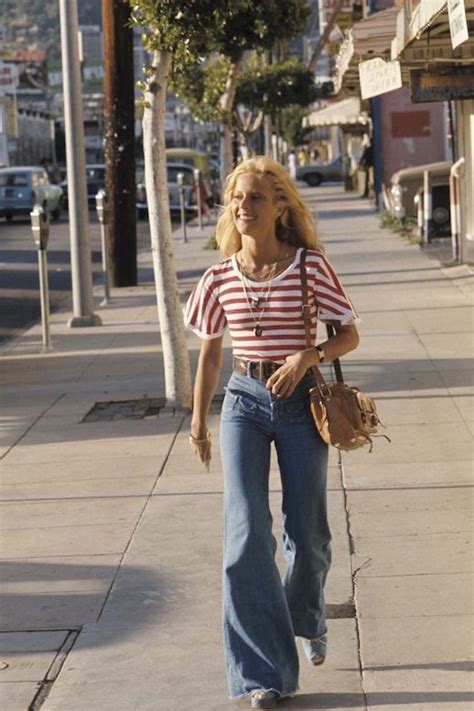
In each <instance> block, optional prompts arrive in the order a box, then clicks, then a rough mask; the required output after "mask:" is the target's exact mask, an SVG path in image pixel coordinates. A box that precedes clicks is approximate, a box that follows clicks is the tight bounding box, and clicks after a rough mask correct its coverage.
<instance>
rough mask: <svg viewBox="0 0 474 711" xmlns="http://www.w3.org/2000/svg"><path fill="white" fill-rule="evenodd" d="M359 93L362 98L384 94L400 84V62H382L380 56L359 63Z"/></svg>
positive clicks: (397, 87)
mask: <svg viewBox="0 0 474 711" xmlns="http://www.w3.org/2000/svg"><path fill="white" fill-rule="evenodd" d="M359 79H360V94H361V97H362V98H363V99H370V97H372V96H378V95H379V94H385V93H386V92H387V91H393V90H394V89H399V88H400V87H401V86H402V72H401V69H400V62H398V61H397V60H395V61H393V62H384V60H383V59H381V58H380V57H376V58H375V59H369V60H368V61H367V62H361V63H360V64H359Z"/></svg>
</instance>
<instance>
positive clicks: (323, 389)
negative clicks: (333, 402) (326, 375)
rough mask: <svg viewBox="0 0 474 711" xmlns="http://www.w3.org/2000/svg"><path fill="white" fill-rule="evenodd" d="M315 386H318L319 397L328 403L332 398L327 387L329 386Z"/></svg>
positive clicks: (318, 384)
mask: <svg viewBox="0 0 474 711" xmlns="http://www.w3.org/2000/svg"><path fill="white" fill-rule="evenodd" d="M317 386H318V390H319V394H320V395H321V397H322V398H323V400H325V401H326V402H329V400H330V399H331V397H332V395H331V388H330V387H329V385H328V384H327V383H324V384H323V385H321V384H320V383H317Z"/></svg>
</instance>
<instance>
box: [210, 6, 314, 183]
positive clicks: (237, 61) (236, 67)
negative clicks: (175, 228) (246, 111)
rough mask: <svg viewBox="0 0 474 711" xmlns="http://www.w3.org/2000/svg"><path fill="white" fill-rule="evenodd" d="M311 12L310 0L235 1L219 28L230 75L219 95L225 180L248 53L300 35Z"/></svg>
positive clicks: (218, 45)
mask: <svg viewBox="0 0 474 711" xmlns="http://www.w3.org/2000/svg"><path fill="white" fill-rule="evenodd" d="M310 14H311V11H310V8H309V6H308V3H307V0H286V1H285V2H281V0H246V2H243V3H241V4H240V5H238V4H237V3H235V5H234V11H233V12H231V13H229V14H228V15H227V17H226V20H225V21H223V22H222V24H221V25H219V26H218V27H217V28H216V30H215V32H214V48H215V51H216V52H217V53H218V54H220V55H221V56H222V57H223V58H225V60H227V74H226V76H225V82H224V84H223V87H222V85H221V89H222V93H221V94H220V97H219V114H220V123H221V177H222V181H223V182H224V180H225V178H226V177H227V175H228V174H229V173H230V172H231V170H232V127H233V119H234V117H233V113H234V103H235V94H236V91H237V81H238V78H239V75H240V72H241V69H242V63H243V59H244V56H245V53H246V52H247V51H249V50H257V51H259V52H263V51H265V50H270V49H271V48H272V47H273V46H274V45H275V43H277V42H279V41H281V40H286V39H292V38H293V37H296V35H297V34H298V33H299V32H301V31H302V30H303V29H304V26H305V24H306V22H307V20H308V18H309V16H310ZM221 66H222V65H221Z"/></svg>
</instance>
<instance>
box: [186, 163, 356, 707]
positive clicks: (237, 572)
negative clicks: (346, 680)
mask: <svg viewBox="0 0 474 711" xmlns="http://www.w3.org/2000/svg"><path fill="white" fill-rule="evenodd" d="M217 241H218V243H219V246H220V250H221V254H222V256H223V257H224V259H223V261H220V262H218V263H217V264H215V265H214V266H212V267H211V268H210V269H208V270H207V271H206V272H205V274H204V275H203V277H202V278H201V280H200V282H199V284H198V285H197V287H196V289H195V290H194V292H193V293H192V295H191V296H190V298H189V301H188V303H187V305H186V310H185V323H186V325H187V326H188V328H190V329H192V330H193V331H194V332H195V333H197V334H198V335H199V336H200V338H201V339H202V344H201V353H200V358H199V364H198V368H197V373H196V380H195V386H194V408H193V416H192V423H191V434H190V441H191V445H192V447H193V449H194V451H195V452H196V454H197V455H198V456H199V458H200V460H201V461H202V462H204V463H208V462H209V461H210V458H211V437H210V434H209V430H208V426H207V418H208V412H209V407H210V404H211V401H212V398H213V395H214V393H215V390H216V387H217V382H218V379H219V372H220V368H221V365H222V340H223V333H224V330H225V328H226V326H227V327H228V328H229V332H230V336H231V340H232V349H233V364H234V370H233V373H232V376H231V378H230V380H229V383H228V385H227V389H226V394H225V398H224V402H223V406H222V416H221V432H220V439H221V458H222V466H223V472H224V491H225V493H224V561H223V564H224V570H223V602H224V620H223V625H224V648H225V659H226V669H227V678H228V684H229V693H230V696H231V698H243V697H249V698H250V702H251V707H252V708H266V709H268V708H274V707H275V706H276V705H277V702H278V699H280V698H283V697H284V696H292V695H294V694H295V693H296V691H297V689H298V672H299V668H298V653H297V647H296V643H295V637H302V638H303V648H304V651H305V653H306V656H307V658H308V660H309V661H310V662H311V663H312V664H314V665H318V664H321V663H322V662H323V661H324V659H325V655H326V643H327V636H326V633H327V628H326V619H325V606H324V584H325V580H326V575H327V572H328V570H329V567H330V563H331V552H330V540H331V535H330V531H329V526H328V521H327V509H326V470H327V445H326V444H325V443H324V442H323V441H322V440H321V438H320V437H319V435H318V433H317V432H316V429H315V427H314V423H313V420H312V417H311V414H310V409H309V398H308V389H309V388H310V387H311V386H312V384H313V379H312V376H311V375H310V374H309V371H308V369H309V368H310V367H311V366H313V365H315V364H318V363H321V362H323V361H330V360H332V359H334V358H337V357H339V356H342V355H344V354H345V353H347V352H349V351H350V350H352V349H354V348H355V347H356V346H357V344H358V340H359V339H358V334H357V330H356V327H355V325H354V324H355V322H356V320H357V315H356V313H355V311H354V309H353V307H352V305H351V303H350V301H349V299H348V298H347V296H346V294H345V292H344V290H343V288H342V286H341V284H340V282H339V280H338V278H337V276H336V273H335V272H334V269H333V268H332V266H331V265H330V263H329V261H328V260H327V258H326V257H325V256H324V254H323V251H322V248H321V245H320V244H319V241H318V237H317V233H316V228H315V226H314V223H313V221H312V219H311V216H310V214H309V212H308V210H307V208H306V206H305V204H304V203H303V202H302V200H301V198H300V196H299V194H298V191H297V189H296V187H295V185H294V183H293V181H292V180H291V178H290V177H289V176H288V175H287V174H286V172H285V170H284V169H283V168H282V166H281V165H280V164H279V163H276V162H275V161H273V160H271V159H269V158H266V157H262V156H257V157H255V158H251V159H250V160H247V161H245V162H243V163H241V164H240V165H239V166H238V167H237V168H236V169H235V170H234V172H233V173H232V174H231V175H230V176H229V178H228V180H227V186H226V193H225V200H224V211H223V214H222V216H221V218H220V220H219V222H218V225H217ZM302 259H304V268H305V269H306V273H307V280H308V290H309V303H310V306H311V330H312V336H313V339H314V338H315V335H316V323H317V320H318V319H319V320H321V321H326V322H330V323H331V324H332V325H333V326H334V330H335V335H334V336H333V337H332V338H330V339H329V340H327V341H326V342H324V343H321V344H319V345H318V346H316V347H315V348H306V344H305V328H304V323H303V319H302V291H301V278H300V262H301V260H302ZM272 442H273V443H274V446H275V449H276V453H277V458H278V466H279V470H280V476H281V484H282V492H283V493H282V516H283V549H284V554H285V558H286V561H287V570H286V573H285V576H284V578H283V580H281V578H280V575H279V572H278V569H277V567H276V563H275V558H274V556H275V550H276V542H275V539H274V537H273V535H272V517H271V513H270V509H269V501H268V494H269V485H268V480H269V469H270V448H271V443H272Z"/></svg>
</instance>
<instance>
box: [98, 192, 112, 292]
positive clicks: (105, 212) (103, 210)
mask: <svg viewBox="0 0 474 711" xmlns="http://www.w3.org/2000/svg"><path fill="white" fill-rule="evenodd" d="M95 207H96V210H97V219H98V220H99V223H100V246H101V251H102V272H103V274H104V298H103V299H102V301H101V302H100V305H101V306H106V305H107V304H108V303H109V301H110V288H109V276H108V272H109V270H108V265H107V262H108V260H107V240H106V236H105V225H106V224H107V223H108V221H109V206H108V200H107V193H106V192H105V190H104V189H103V188H100V190H98V191H97V195H96V196H95Z"/></svg>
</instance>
